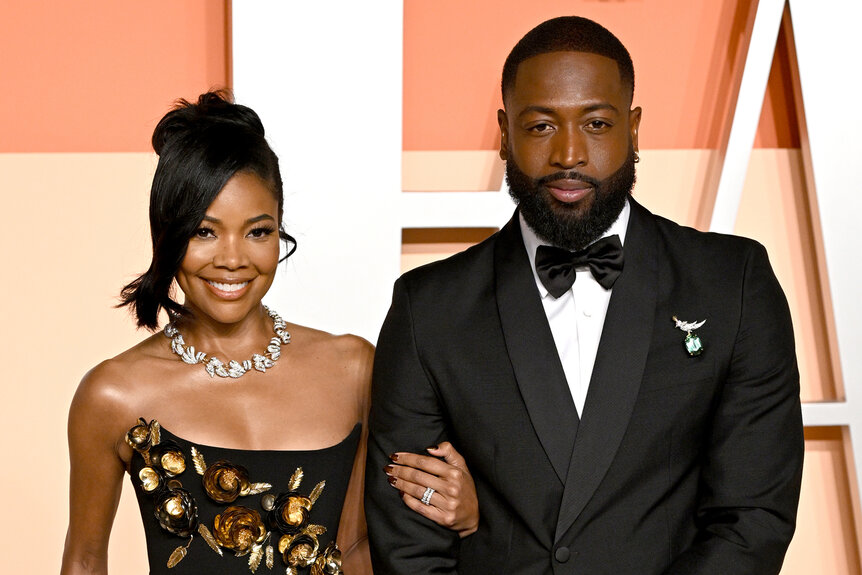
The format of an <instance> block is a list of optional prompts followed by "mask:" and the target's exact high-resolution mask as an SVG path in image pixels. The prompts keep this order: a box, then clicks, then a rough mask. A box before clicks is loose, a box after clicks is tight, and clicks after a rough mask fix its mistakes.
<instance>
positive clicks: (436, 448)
mask: <svg viewBox="0 0 862 575" xmlns="http://www.w3.org/2000/svg"><path fill="white" fill-rule="evenodd" d="M438 449H440V448H439V447H437V446H436V445H432V446H431V447H429V448H428V450H429V451H430V450H433V451H437V450H438Z"/></svg>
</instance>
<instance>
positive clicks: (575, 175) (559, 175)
mask: <svg viewBox="0 0 862 575" xmlns="http://www.w3.org/2000/svg"><path fill="white" fill-rule="evenodd" d="M558 180H580V181H581V182H586V183H588V184H590V185H591V186H593V187H594V188H598V187H599V186H601V183H602V182H601V180H597V179H596V178H593V177H590V176H588V175H586V174H582V173H581V172H577V171H575V170H569V171H564V172H554V173H553V174H549V175H547V176H542V177H541V178H539V179H538V180H536V183H537V184H539V185H540V186H547V185H548V184H550V183H551V182H556V181H558Z"/></svg>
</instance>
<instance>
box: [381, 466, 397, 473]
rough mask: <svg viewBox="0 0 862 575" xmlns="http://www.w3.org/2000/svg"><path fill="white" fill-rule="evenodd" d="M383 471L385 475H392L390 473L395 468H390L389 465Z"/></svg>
mask: <svg viewBox="0 0 862 575" xmlns="http://www.w3.org/2000/svg"><path fill="white" fill-rule="evenodd" d="M383 471H385V472H386V475H392V472H393V471H395V468H394V467H392V466H391V465H387V466H386V467H384V468H383Z"/></svg>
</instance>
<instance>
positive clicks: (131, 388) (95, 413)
mask: <svg viewBox="0 0 862 575" xmlns="http://www.w3.org/2000/svg"><path fill="white" fill-rule="evenodd" d="M156 335H158V334H156ZM155 338H156V336H155V335H154V336H151V337H149V338H147V339H145V340H144V341H142V342H141V343H139V344H137V345H135V346H134V347H132V348H130V349H128V350H126V351H124V352H122V353H121V354H119V355H117V356H115V357H112V358H110V359H106V360H104V361H102V362H101V363H99V364H98V365H96V366H95V367H93V368H92V369H91V370H89V371H88V372H87V373H86V374H84V377H83V378H82V379H81V382H80V383H79V384H78V389H77V390H76V392H75V396H74V398H73V399H72V405H71V407H70V410H69V424H70V426H71V425H73V424H77V423H80V424H84V421H85V420H87V419H90V418H96V421H99V422H101V425H110V427H111V428H119V427H123V428H124V429H128V428H129V427H131V426H132V425H133V424H134V422H135V421H136V420H137V418H138V417H139V416H140V415H141V414H139V413H137V410H138V406H139V405H140V398H141V396H142V394H143V393H144V390H143V389H142V387H143V386H141V385H140V381H141V375H142V374H145V373H147V372H148V371H149V370H151V369H152V367H153V364H154V363H156V362H157V361H158V360H159V359H160V357H159V356H160V353H159V350H158V346H157V345H155V343H156V342H155V341H154V340H155ZM94 424H95V422H94ZM91 425H92V424H91Z"/></svg>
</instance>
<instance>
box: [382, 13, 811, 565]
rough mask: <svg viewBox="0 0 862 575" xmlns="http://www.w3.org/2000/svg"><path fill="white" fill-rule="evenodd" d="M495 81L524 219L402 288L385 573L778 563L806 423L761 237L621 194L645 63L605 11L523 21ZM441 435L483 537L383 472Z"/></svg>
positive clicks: (391, 382) (386, 372)
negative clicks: (684, 221)
mask: <svg viewBox="0 0 862 575" xmlns="http://www.w3.org/2000/svg"><path fill="white" fill-rule="evenodd" d="M502 89H503V105H504V108H505V109H504V110H501V111H499V112H498V119H499V124H500V140H501V141H500V155H501V157H502V158H503V159H504V160H505V161H506V176H507V181H508V183H509V188H510V191H511V194H512V196H513V197H514V198H515V199H516V201H517V203H518V210H517V211H516V213H515V216H514V217H513V218H512V220H511V221H510V222H509V223H508V224H506V226H505V227H503V228H502V229H501V230H500V232H499V233H497V234H495V235H494V236H492V237H491V238H489V239H488V240H486V241H485V242H482V243H481V244H479V245H477V246H474V247H473V248H471V249H469V250H467V251H465V252H463V253H461V254H458V255H455V256H453V257H451V258H449V259H447V260H445V261H442V262H438V263H435V264H431V265H429V266H425V267H423V268H420V269H417V270H414V271H412V272H410V273H407V274H405V275H404V276H403V277H402V278H401V279H399V280H398V282H396V284H395V291H394V296H393V302H392V307H391V309H390V311H389V315H388V316H387V318H386V322H385V324H384V326H383V330H382V332H381V334H380V339H379V343H378V348H377V357H376V360H375V365H374V383H373V386H374V389H373V399H372V405H373V407H372V413H371V421H370V433H371V436H370V439H369V446H368V452H369V461H368V467H367V477H366V514H367V517H368V526H369V531H370V536H371V547H372V559H373V562H374V568H375V573H376V574H377V575H380V574H386V573H402V574H417V573H455V572H458V573H471V574H472V573H476V574H479V573H481V574H496V573H518V574H540V573H558V574H564V573H582V574H597V573H607V574H614V575H619V574H637V575H650V574H686V575H691V574H721V575H727V574H733V575H740V574H752V575H754V574H756V575H763V574H769V573H778V572H779V570H780V568H781V564H782V561H783V558H784V554H785V551H786V549H787V545H788V543H789V541H790V538H791V536H792V534H793V530H794V523H795V517H796V507H797V502H798V497H799V488H800V478H801V471H802V455H803V437H802V421H801V410H800V404H799V383H798V379H799V376H798V371H797V368H796V359H795V352H794V343H793V332H792V328H791V324H790V316H789V311H788V308H787V303H786V301H785V298H784V295H783V293H782V292H781V288H780V287H779V286H778V283H777V281H776V279H775V276H774V274H773V272H772V270H771V268H770V266H769V263H768V260H767V257H766V252H765V250H764V249H763V247H762V246H760V245H759V244H757V243H755V242H753V241H751V240H747V239H743V238H737V237H732V236H721V235H717V234H705V233H700V232H697V231H695V230H692V229H690V228H683V227H680V226H678V225H676V224H674V223H672V222H670V221H668V220H665V219H663V218H660V217H657V216H654V215H652V214H651V213H649V212H648V211H647V210H646V209H644V208H643V207H641V206H640V205H639V204H638V203H637V202H635V201H634V200H633V199H632V198H631V197H630V195H629V193H630V191H631V189H632V186H633V184H634V175H635V166H634V164H635V163H636V162H637V161H638V153H637V145H638V127H639V124H640V119H641V110H640V108H631V104H632V97H633V90H634V72H633V69H632V63H631V58H630V57H629V54H628V52H627V51H626V49H625V48H624V47H623V45H622V44H621V43H620V42H619V40H617V38H616V37H614V36H613V35H612V34H611V33H610V32H608V31H607V30H605V29H604V28H602V27H601V26H599V25H598V24H596V23H594V22H591V21H590V20H586V19H582V18H575V17H570V18H557V19H554V20H550V21H548V22H545V23H543V24H541V25H539V26H538V27H536V28H535V29H533V30H532V31H531V32H529V33H528V34H527V35H526V36H525V37H524V38H523V39H522V40H521V41H520V42H519V43H518V44H517V45H516V46H515V48H514V49H513V50H512V53H511V54H510V55H509V57H508V59H507V60H506V64H505V66H504V68H503V82H502ZM679 193H687V191H685V190H680V192H679ZM549 245H550V246H554V247H550V248H549V247H547V246H549ZM569 252H575V253H574V254H571V253H569ZM572 280H575V281H574V282H573V283H572ZM443 440H448V441H451V442H452V443H453V444H454V446H455V447H456V448H457V449H458V450H459V451H460V452H461V453H462V454H463V455H464V457H465V459H466V462H467V465H468V466H469V469H470V471H471V472H472V474H473V478H474V480H475V483H476V488H477V493H478V499H479V507H480V521H479V527H478V530H477V532H476V533H475V534H473V535H470V536H469V537H466V538H465V539H463V540H460V541H459V540H458V536H457V534H453V532H451V531H448V530H446V529H443V528H441V527H439V526H437V525H435V524H433V523H432V522H431V521H428V520H426V519H424V518H423V517H420V516H419V515H416V514H413V513H412V512H411V511H410V510H409V509H408V508H407V506H405V505H404V504H403V503H402V501H400V499H399V497H398V492H397V491H396V490H393V489H392V488H391V487H390V486H389V485H388V483H387V480H386V476H385V475H384V470H383V467H384V466H385V465H387V464H390V463H391V461H390V459H389V454H391V453H393V452H397V451H417V450H422V449H423V448H425V447H427V446H429V445H432V444H436V443H438V442H440V441H443ZM391 469H392V468H390V472H391ZM414 471H415V470H411V469H407V468H401V469H399V470H397V472H398V474H399V477H400V478H401V479H400V481H402V483H400V485H404V486H406V485H408V484H409V483H404V481H406V479H405V478H409V479H412V480H413V481H414V482H415V483H421V482H422V478H423V477H425V478H426V479H429V482H430V478H429V476H426V475H422V474H418V473H415V472H414ZM425 485H428V483H425ZM405 489H406V487H405ZM427 494H429V495H430V498H429V497H427V496H426V498H425V501H424V503H426V504H429V505H434V504H435V500H436V501H437V502H438V503H439V502H440V501H442V499H441V498H442V497H443V495H442V494H439V493H434V492H431V491H428V492H427Z"/></svg>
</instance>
